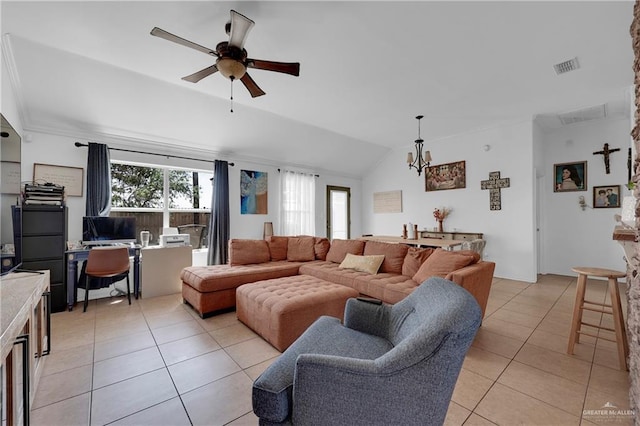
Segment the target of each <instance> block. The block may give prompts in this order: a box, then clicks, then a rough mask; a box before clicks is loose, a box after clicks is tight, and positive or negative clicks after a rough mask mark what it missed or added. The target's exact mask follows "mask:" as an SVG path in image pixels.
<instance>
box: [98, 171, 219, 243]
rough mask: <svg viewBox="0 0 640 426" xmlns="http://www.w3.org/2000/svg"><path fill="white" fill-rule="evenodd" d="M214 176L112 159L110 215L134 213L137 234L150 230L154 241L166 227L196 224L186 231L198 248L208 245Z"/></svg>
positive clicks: (206, 173) (155, 241)
mask: <svg viewBox="0 0 640 426" xmlns="http://www.w3.org/2000/svg"><path fill="white" fill-rule="evenodd" d="M212 178H213V174H212V172H207V171H202V170H185V169H173V168H168V167H160V166H146V165H140V164H126V163H118V162H112V163H111V213H110V216H112V217H116V216H134V217H135V218H136V228H137V229H136V235H140V231H143V230H147V231H150V232H151V244H157V243H158V240H159V237H160V235H161V234H162V233H163V232H162V228H167V227H177V228H180V227H182V226H184V225H196V226H189V227H185V229H186V230H185V231H184V233H189V234H190V235H191V245H192V246H193V247H194V248H196V247H206V227H207V226H208V224H209V216H210V212H211V191H212V185H211V179H212ZM194 230H195V231H194ZM194 237H195V238H196V240H194Z"/></svg>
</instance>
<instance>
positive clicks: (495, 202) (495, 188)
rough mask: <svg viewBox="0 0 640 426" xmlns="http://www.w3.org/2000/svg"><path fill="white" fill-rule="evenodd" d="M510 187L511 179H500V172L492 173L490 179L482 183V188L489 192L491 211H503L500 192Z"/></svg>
mask: <svg viewBox="0 0 640 426" xmlns="http://www.w3.org/2000/svg"><path fill="white" fill-rule="evenodd" d="M509 186H510V182H509V178H500V172H491V173H489V179H487V180H481V181H480V188H481V189H488V190H489V210H502V194H501V193H500V190H501V189H502V188H508V187H509Z"/></svg>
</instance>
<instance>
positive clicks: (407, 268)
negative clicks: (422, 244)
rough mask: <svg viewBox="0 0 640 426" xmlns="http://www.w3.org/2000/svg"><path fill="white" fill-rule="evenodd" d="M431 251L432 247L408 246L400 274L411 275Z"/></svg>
mask: <svg viewBox="0 0 640 426" xmlns="http://www.w3.org/2000/svg"><path fill="white" fill-rule="evenodd" d="M433 251H434V249H432V248H418V247H409V251H408V252H407V255H406V256H405V257H404V263H403V264H402V275H406V276H407V277H413V276H414V275H415V274H416V272H418V270H419V269H420V267H421V266H422V264H423V263H424V261H425V260H427V258H428V257H429V256H431V253H433Z"/></svg>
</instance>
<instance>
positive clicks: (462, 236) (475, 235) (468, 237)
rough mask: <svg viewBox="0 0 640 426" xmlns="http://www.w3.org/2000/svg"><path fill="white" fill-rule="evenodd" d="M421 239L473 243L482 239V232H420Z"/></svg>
mask: <svg viewBox="0 0 640 426" xmlns="http://www.w3.org/2000/svg"><path fill="white" fill-rule="evenodd" d="M418 232H419V233H420V237H421V238H440V239H443V240H465V241H472V240H477V239H480V238H482V235H483V234H482V233H480V232H438V231H418Z"/></svg>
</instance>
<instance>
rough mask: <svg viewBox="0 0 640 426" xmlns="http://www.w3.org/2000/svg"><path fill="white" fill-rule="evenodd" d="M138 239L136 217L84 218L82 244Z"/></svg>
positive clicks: (128, 241) (111, 242) (126, 241)
mask: <svg viewBox="0 0 640 426" xmlns="http://www.w3.org/2000/svg"><path fill="white" fill-rule="evenodd" d="M135 241H136V218H135V217H129V216H126V217H102V216H85V217H83V218H82V244H84V245H102V244H118V243H133V242H135Z"/></svg>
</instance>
